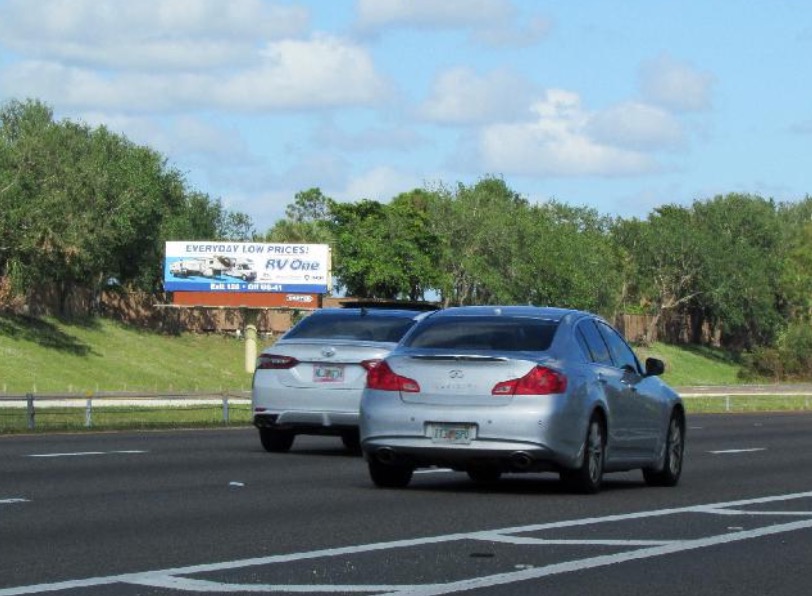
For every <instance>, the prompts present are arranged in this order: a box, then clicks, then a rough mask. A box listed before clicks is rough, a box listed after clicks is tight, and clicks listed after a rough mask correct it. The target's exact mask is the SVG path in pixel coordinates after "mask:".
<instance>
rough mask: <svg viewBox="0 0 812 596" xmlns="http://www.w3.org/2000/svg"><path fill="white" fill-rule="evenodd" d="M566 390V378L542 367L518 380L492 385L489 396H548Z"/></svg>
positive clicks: (537, 367) (534, 369) (535, 368)
mask: <svg viewBox="0 0 812 596" xmlns="http://www.w3.org/2000/svg"><path fill="white" fill-rule="evenodd" d="M566 390H567V377H565V376H564V375H563V374H561V373H560V372H558V371H556V370H553V369H551V368H547V367H544V366H536V367H534V368H533V369H532V370H531V371H530V372H529V373H527V374H526V375H524V376H523V377H522V378H520V379H510V380H509V381H502V382H501V383H497V384H496V385H494V388H493V389H492V390H491V395H550V394H553V393H564V392H565V391H566Z"/></svg>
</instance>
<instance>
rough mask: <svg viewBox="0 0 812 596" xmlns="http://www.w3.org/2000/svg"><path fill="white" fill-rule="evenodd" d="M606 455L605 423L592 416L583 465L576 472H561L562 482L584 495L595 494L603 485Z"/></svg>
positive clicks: (585, 443)
mask: <svg viewBox="0 0 812 596" xmlns="http://www.w3.org/2000/svg"><path fill="white" fill-rule="evenodd" d="M605 454H606V439H605V433H604V427H603V422H602V421H601V419H600V417H599V416H592V418H591V419H590V421H589V426H588V427H587V432H586V439H585V440H584V453H583V456H582V459H581V464H580V465H579V466H578V467H577V468H575V469H574V470H564V471H562V472H561V480H562V481H563V482H564V483H565V484H566V485H567V487H568V488H569V489H571V490H573V491H575V492H579V493H583V494H589V495H591V494H595V493H597V492H599V491H600V489H601V484H602V483H603V464H604V456H605Z"/></svg>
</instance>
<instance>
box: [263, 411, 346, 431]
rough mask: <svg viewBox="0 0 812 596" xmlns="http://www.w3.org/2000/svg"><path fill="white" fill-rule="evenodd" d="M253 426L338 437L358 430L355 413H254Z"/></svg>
mask: <svg viewBox="0 0 812 596" xmlns="http://www.w3.org/2000/svg"><path fill="white" fill-rule="evenodd" d="M253 423H254V426H256V427H257V428H275V429H278V430H291V431H294V432H296V433H300V434H312V435H340V434H343V433H345V432H347V431H350V430H353V431H357V430H358V413H357V412H296V411H282V412H262V413H256V412H255V413H254V420H253Z"/></svg>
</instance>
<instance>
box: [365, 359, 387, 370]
mask: <svg viewBox="0 0 812 596" xmlns="http://www.w3.org/2000/svg"><path fill="white" fill-rule="evenodd" d="M381 362H383V360H381V359H380V358H375V359H374V360H363V361H362V362H361V366H363V367H364V368H365V369H366V370H367V372H369V371H371V370H372V369H373V368H375V367H376V366H378V365H379V364H380V363H381Z"/></svg>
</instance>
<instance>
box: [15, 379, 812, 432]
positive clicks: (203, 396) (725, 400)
mask: <svg viewBox="0 0 812 596" xmlns="http://www.w3.org/2000/svg"><path fill="white" fill-rule="evenodd" d="M676 390H677V392H678V393H679V394H680V395H681V396H682V397H683V399H685V400H686V402H688V403H690V402H691V401H694V400H720V405H721V408H720V409H722V410H723V411H725V412H732V411H734V410H737V411H739V410H743V409H744V410H746V408H742V407H741V406H740V404H741V402H742V401H743V400H750V401H753V400H756V399H758V400H769V401H776V402H777V401H779V400H789V399H791V400H794V403H795V404H796V406H797V407H796V409H803V410H809V409H812V384H794V385H789V384H786V385H729V386H723V387H722V386H695V387H677V388H676ZM250 402H251V392H250V391H189V392H175V393H159V392H127V391H118V392H117V391H93V392H85V393H61V394H50V393H49V394H44V393H26V394H17V395H12V394H0V411H2V410H3V409H5V408H24V409H25V411H26V424H27V427H28V429H29V430H35V429H36V426H37V424H36V421H37V414H38V413H41V414H42V415H45V414H46V413H47V411H48V409H53V408H69V409H77V408H84V426H85V427H87V428H91V427H92V426H93V414H94V411H98V410H100V409H101V408H110V409H115V408H124V407H127V406H131V407H134V408H141V409H143V408H148V407H154V408H171V407H189V406H193V405H203V406H206V407H213V406H215V405H217V406H218V407H220V408H221V410H222V422H223V423H224V424H228V423H229V422H230V418H231V410H232V407H233V406H242V405H246V404H250ZM105 413H109V410H108V411H106V412H105Z"/></svg>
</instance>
